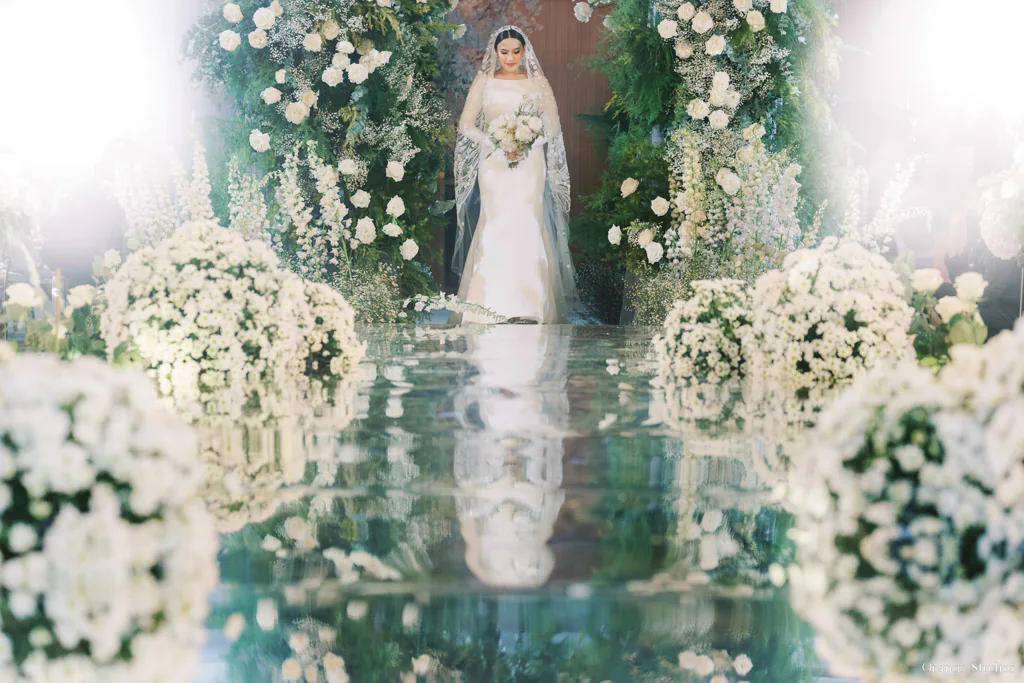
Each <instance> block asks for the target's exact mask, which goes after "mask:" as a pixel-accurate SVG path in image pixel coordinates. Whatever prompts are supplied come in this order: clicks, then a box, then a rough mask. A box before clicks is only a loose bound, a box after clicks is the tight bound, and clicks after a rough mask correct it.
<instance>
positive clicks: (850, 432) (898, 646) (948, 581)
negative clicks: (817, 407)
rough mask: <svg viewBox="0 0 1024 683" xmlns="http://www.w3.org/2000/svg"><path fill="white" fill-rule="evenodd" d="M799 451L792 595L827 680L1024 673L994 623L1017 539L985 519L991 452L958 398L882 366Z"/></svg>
mask: <svg viewBox="0 0 1024 683" xmlns="http://www.w3.org/2000/svg"><path fill="white" fill-rule="evenodd" d="M953 365H954V366H955V365H956V362H955V361H954V364H953ZM950 367H953V366H950ZM976 382H977V379H976V376H972V377H971V380H970V386H978V385H977V384H976ZM808 443H809V444H812V445H811V446H810V448H809V450H808V453H807V454H806V457H804V458H803V459H802V467H800V468H799V469H797V470H794V472H793V476H794V479H793V481H792V482H791V492H792V495H791V498H792V503H793V505H794V509H795V510H796V511H797V512H798V523H797V531H798V533H797V536H796V539H797V543H798V553H797V555H798V562H799V566H797V567H794V568H791V571H790V584H791V593H792V595H793V598H794V604H795V606H796V607H797V609H798V610H799V611H800V612H801V614H803V616H804V617H805V618H807V619H808V620H809V621H810V622H811V624H812V625H813V626H815V628H816V629H817V631H818V649H819V653H820V654H821V655H822V656H823V657H824V658H825V659H826V660H828V661H829V662H830V664H831V666H832V667H833V670H834V671H835V673H837V674H840V675H846V676H854V677H857V678H860V679H863V680H879V679H880V678H882V677H883V675H884V677H886V680H889V679H890V678H889V677H891V680H906V681H909V680H941V679H942V678H943V677H945V675H946V674H943V673H941V671H940V670H938V669H937V670H936V671H934V672H931V671H929V670H927V669H922V665H926V664H928V663H935V664H936V665H952V664H955V663H957V662H972V661H974V662H983V661H989V660H988V659H986V656H987V655H989V654H995V655H997V656H999V659H1000V661H1001V662H1006V663H1012V662H1013V661H1014V659H1013V657H1015V658H1016V661H1017V662H1018V664H1017V665H1018V666H1019V665H1020V664H1019V658H1020V654H1019V649H1018V648H1019V647H1020V639H1019V637H1016V636H1014V635H1013V633H1011V632H1010V631H1007V630H1006V629H1005V628H1001V627H999V626H997V625H998V624H1005V623H1006V622H1005V619H1006V616H1007V614H1006V612H1007V609H1008V608H1007V607H1005V606H1004V599H1005V597H1006V593H1005V592H1004V591H1003V588H1004V586H1003V585H1002V583H1001V582H1002V580H1003V576H1004V572H1005V569H1006V558H1005V555H1006V553H1007V552H1008V550H1009V551H1010V552H1013V553H1016V549H1014V548H1013V544H1014V543H1019V538H1020V537H1019V535H1015V536H1010V537H1009V538H1008V537H1007V535H1006V527H1005V526H1004V520H1003V519H1001V518H1000V516H999V515H998V514H994V512H995V511H994V510H993V506H992V504H991V501H992V495H993V491H994V488H995V486H996V478H997V477H998V476H999V474H998V473H997V472H995V471H994V470H993V468H992V467H991V463H992V462H993V456H994V455H995V453H993V452H992V451H988V446H989V443H990V442H989V443H987V438H986V432H985V428H984V425H983V423H982V422H981V421H979V420H978V419H977V418H976V417H975V416H974V415H972V414H971V413H970V412H968V411H965V410H964V409H963V408H962V400H961V398H960V396H958V395H957V392H956V391H954V390H950V389H949V388H947V387H944V386H943V385H942V384H940V383H939V382H938V381H937V380H936V379H935V377H934V374H933V373H932V372H931V371H929V370H928V369H927V368H923V367H920V366H917V365H914V364H904V365H902V366H900V367H898V368H878V369H876V370H874V371H873V372H871V373H869V374H868V375H866V376H864V377H862V378H861V379H859V380H858V381H857V382H856V383H855V384H854V385H853V386H851V387H850V388H849V389H848V390H847V391H846V392H844V393H843V394H842V395H841V396H840V398H839V399H838V400H837V401H835V402H834V403H833V404H832V405H831V406H830V407H829V408H828V409H827V410H826V411H824V412H823V413H822V414H821V415H820V417H819V419H818V421H817V426H816V427H815V429H814V431H813V433H812V435H811V438H810V439H809V440H808ZM987 451H988V452H987ZM1015 539H1016V540H1015ZM1007 541H1009V545H1008V543H1007ZM1012 583H1013V582H1010V584H1012ZM1007 587H1009V584H1007ZM1004 655H1005V656H1009V657H1010V658H1009V659H1005V658H1004V657H1003V656H1004Z"/></svg>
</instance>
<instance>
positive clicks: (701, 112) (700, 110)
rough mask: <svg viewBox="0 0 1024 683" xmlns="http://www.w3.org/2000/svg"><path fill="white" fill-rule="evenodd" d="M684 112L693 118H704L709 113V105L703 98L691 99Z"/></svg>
mask: <svg viewBox="0 0 1024 683" xmlns="http://www.w3.org/2000/svg"><path fill="white" fill-rule="evenodd" d="M686 113H687V114H689V115H690V117H691V118H694V119H706V118H707V117H708V114H710V113H711V107H710V106H709V105H708V103H707V102H705V101H704V100H692V101H691V102H690V104H689V105H687V107H686Z"/></svg>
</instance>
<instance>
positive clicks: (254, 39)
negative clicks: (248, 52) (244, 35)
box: [249, 28, 267, 50]
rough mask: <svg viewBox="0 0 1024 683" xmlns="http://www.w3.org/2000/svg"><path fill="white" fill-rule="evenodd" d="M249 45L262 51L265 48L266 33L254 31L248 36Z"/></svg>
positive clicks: (259, 29)
mask: <svg viewBox="0 0 1024 683" xmlns="http://www.w3.org/2000/svg"><path fill="white" fill-rule="evenodd" d="M249 45H250V46H251V47H253V48H255V49H257V50H262V49H263V48H265V47H266V46H267V32H266V31H264V30H263V29H261V28H258V29H256V30H255V31H253V32H252V33H250V34H249Z"/></svg>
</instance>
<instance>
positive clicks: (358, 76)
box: [348, 62, 370, 85]
mask: <svg viewBox="0 0 1024 683" xmlns="http://www.w3.org/2000/svg"><path fill="white" fill-rule="evenodd" d="M369 77H370V70H369V69H367V68H366V67H365V66H363V65H362V64H359V63H358V62H357V63H355V64H349V65H348V80H350V81H352V82H353V83H355V84H356V85H359V84H360V83H363V82H364V81H366V79H367V78H369Z"/></svg>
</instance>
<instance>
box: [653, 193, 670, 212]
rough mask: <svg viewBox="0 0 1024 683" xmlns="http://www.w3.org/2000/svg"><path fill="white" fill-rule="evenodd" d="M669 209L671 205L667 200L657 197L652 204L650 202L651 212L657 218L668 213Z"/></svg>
mask: <svg viewBox="0 0 1024 683" xmlns="http://www.w3.org/2000/svg"><path fill="white" fill-rule="evenodd" d="M670 207H671V204H669V203H668V200H667V199H665V198H664V197H657V198H655V200H654V201H653V202H651V211H653V212H654V213H655V215H657V216H664V215H665V214H666V213H668V210H669V208H670Z"/></svg>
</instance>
